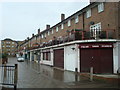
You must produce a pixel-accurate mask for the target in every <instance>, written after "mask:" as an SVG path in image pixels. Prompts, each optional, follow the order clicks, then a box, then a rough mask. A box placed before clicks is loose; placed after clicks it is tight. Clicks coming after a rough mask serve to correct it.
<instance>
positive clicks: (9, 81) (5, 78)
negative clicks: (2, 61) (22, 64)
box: [0, 64, 18, 90]
mask: <svg viewBox="0 0 120 90" xmlns="http://www.w3.org/2000/svg"><path fill="white" fill-rule="evenodd" d="M17 69H18V67H17V64H15V65H14V66H10V65H2V66H0V76H1V77H0V84H2V85H12V86H14V90H16V88H17V75H18V74H17V73H18V70H17Z"/></svg>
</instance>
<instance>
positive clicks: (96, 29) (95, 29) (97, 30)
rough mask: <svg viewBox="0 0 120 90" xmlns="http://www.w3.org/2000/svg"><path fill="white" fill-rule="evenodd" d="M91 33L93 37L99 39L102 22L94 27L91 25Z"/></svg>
mask: <svg viewBox="0 0 120 90" xmlns="http://www.w3.org/2000/svg"><path fill="white" fill-rule="evenodd" d="M90 32H91V35H92V36H93V37H95V38H97V36H98V35H99V33H100V32H101V22H100V23H97V24H94V25H91V26H90Z"/></svg>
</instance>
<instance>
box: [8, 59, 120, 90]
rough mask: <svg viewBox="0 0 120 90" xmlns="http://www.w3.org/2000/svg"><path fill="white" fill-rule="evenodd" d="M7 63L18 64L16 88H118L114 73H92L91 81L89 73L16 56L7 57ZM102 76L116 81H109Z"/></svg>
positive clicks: (119, 86)
mask: <svg viewBox="0 0 120 90" xmlns="http://www.w3.org/2000/svg"><path fill="white" fill-rule="evenodd" d="M8 64H9V65H12V64H18V85H17V88H110V89H113V88H116V89H118V88H120V85H119V82H118V78H117V76H116V75H94V79H93V81H92V82H91V81H90V79H89V74H84V73H75V72H70V71H64V70H60V69H57V68H54V67H51V66H46V65H41V64H38V63H36V62H34V61H29V60H26V61H24V62H17V59H16V58H9V60H8ZM103 78H104V79H105V78H110V79H111V78H112V79H116V80H117V81H115V82H112V83H109V82H106V81H107V80H106V81H105V80H104V79H103ZM8 87H10V86H8Z"/></svg>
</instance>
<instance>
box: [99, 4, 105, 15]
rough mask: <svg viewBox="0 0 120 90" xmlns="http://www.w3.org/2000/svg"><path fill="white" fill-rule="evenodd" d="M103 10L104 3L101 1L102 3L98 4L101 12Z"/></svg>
mask: <svg viewBox="0 0 120 90" xmlns="http://www.w3.org/2000/svg"><path fill="white" fill-rule="evenodd" d="M102 11H104V3H100V4H99V5H98V12H99V13H100V12H102Z"/></svg>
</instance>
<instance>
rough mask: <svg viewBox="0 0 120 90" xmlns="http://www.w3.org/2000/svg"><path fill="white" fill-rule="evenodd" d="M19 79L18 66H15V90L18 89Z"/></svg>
mask: <svg viewBox="0 0 120 90" xmlns="http://www.w3.org/2000/svg"><path fill="white" fill-rule="evenodd" d="M17 79H18V65H17V64H15V72H14V90H16V88H17Z"/></svg>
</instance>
